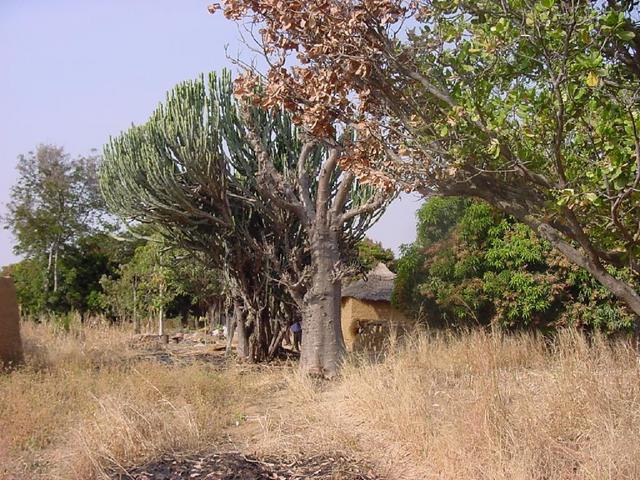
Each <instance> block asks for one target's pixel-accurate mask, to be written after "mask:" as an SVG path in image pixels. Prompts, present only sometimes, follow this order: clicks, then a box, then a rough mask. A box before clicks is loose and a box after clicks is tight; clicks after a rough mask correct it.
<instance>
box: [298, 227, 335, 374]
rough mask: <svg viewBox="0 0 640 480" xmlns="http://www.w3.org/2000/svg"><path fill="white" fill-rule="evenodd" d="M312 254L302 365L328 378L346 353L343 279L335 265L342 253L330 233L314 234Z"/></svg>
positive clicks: (303, 334)
mask: <svg viewBox="0 0 640 480" xmlns="http://www.w3.org/2000/svg"><path fill="white" fill-rule="evenodd" d="M314 236H315V237H316V238H314V239H312V244H311V254H312V261H313V268H314V273H313V277H312V281H311V287H310V288H309V291H308V292H307V294H306V295H305V297H304V309H303V312H302V352H301V356H300V368H301V369H302V370H303V371H305V372H308V373H310V374H312V375H319V376H323V377H327V378H331V377H334V376H335V375H337V373H338V371H339V369H340V363H341V361H342V357H343V354H344V350H345V347H344V340H343V338H342V327H341V324H340V320H341V319H340V295H341V290H342V285H341V282H340V280H339V279H338V278H336V277H335V272H334V267H335V265H336V264H337V263H338V261H339V259H340V256H339V250H338V242H337V238H336V237H335V235H332V234H331V233H330V232H326V233H324V232H323V233H321V234H319V235H314Z"/></svg>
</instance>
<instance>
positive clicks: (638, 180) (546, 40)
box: [210, 0, 640, 315]
mask: <svg viewBox="0 0 640 480" xmlns="http://www.w3.org/2000/svg"><path fill="white" fill-rule="evenodd" d="M635 7H636V2H628V1H615V0H611V1H608V2H559V1H554V0H541V1H538V2H524V3H523V2H519V1H518V2H516V1H511V0H508V1H501V2H497V1H494V0H481V1H475V0H474V1H470V0H469V1H467V0H462V1H458V2H454V3H447V2H436V1H431V0H417V1H402V0H349V1H338V0H324V1H320V2H301V1H291V2H280V1H276V0H257V1H254V0H251V1H249V0H246V1H245V0H226V1H224V2H222V8H223V10H224V14H225V15H226V16H227V17H228V18H230V19H232V20H235V21H239V22H241V23H242V25H243V26H244V27H246V28H249V29H252V28H255V29H256V30H255V31H254V32H252V33H253V34H254V35H253V38H257V39H258V42H259V45H258V46H259V47H261V48H262V49H263V53H264V55H265V57H267V59H268V64H269V65H270V68H269V70H268V72H267V74H266V75H265V76H264V77H262V76H261V75H260V73H259V72H257V71H256V70H254V69H252V68H247V70H246V71H245V73H244V75H243V76H242V77H241V78H240V79H239V80H238V82H237V88H236V92H237V94H238V95H239V96H241V97H243V98H246V97H248V98H247V100H250V101H253V102H254V103H257V104H259V105H262V106H264V107H265V108H285V109H286V110H287V111H289V112H290V113H291V115H292V116H293V118H294V119H295V120H296V122H297V123H298V124H299V125H300V126H301V128H303V129H304V130H305V131H306V132H308V134H309V135H312V136H314V137H316V138H326V137H327V136H331V134H332V133H333V132H334V131H335V128H336V125H338V126H341V127H340V128H349V127H351V128H354V129H356V130H357V131H358V132H359V133H360V135H359V141H358V142H354V143H353V144H352V145H350V147H349V148H348V149H347V151H346V154H345V159H346V160H345V162H344V165H343V166H344V167H345V168H347V169H352V170H353V171H356V172H358V173H359V174H360V175H362V176H364V175H374V174H375V173H377V172H386V173H387V174H388V177H391V178H393V179H394V180H396V182H397V183H398V184H399V185H400V186H401V187H402V188H407V189H414V190H418V191H421V192H423V193H425V194H428V195H433V194H441V195H466V196H475V197H480V198H483V199H485V200H487V201H488V202H489V203H491V204H493V205H495V206H496V207H498V208H499V209H501V210H502V211H505V212H507V213H509V214H511V215H513V216H515V217H516V218H517V219H518V220H520V221H522V222H523V223H525V224H527V225H529V226H530V227H531V228H532V229H533V230H534V231H536V232H537V233H538V234H539V235H540V236H541V237H542V238H545V239H546V240H548V241H549V242H550V243H551V244H552V245H553V246H554V247H555V248H557V249H558V250H559V251H560V252H561V253H562V254H563V255H564V256H565V257H566V258H567V259H569V260H570V261H571V262H573V263H575V264H577V265H579V266H581V267H583V268H585V269H586V270H587V271H589V272H590V273H591V274H592V275H593V276H594V277H595V278H596V279H597V280H598V281H599V282H600V283H601V284H602V285H603V286H604V287H605V288H607V289H608V290H609V291H611V292H612V293H613V294H614V295H616V296H617V297H618V298H619V299H621V300H622V301H623V302H624V303H626V305H627V306H628V307H629V308H630V309H631V310H632V311H633V312H635V313H636V314H638V315H640V295H638V293H637V292H636V289H635V284H636V280H637V278H636V277H637V274H638V271H639V270H640V267H639V264H638V261H637V256H638V254H639V253H640V221H639V219H640V202H639V200H640V188H639V187H640V133H639V132H640V123H639V122H640V111H639V103H640V102H639V99H640V70H639V69H638V64H639V60H640V53H639V52H640V25H639V24H638V20H637V15H635V14H634V9H635ZM218 8H219V6H218V5H212V6H211V8H210V10H211V11H215V10H217V9H218ZM407 24H410V25H411V26H412V28H411V29H407V28H403V25H407ZM258 29H259V31H258ZM258 82H260V83H262V84H263V85H264V87H263V88H262V89H258V90H256V89H254V88H252V86H253V85H255V84H256V83H258ZM375 153H378V154H379V155H375ZM372 154H373V155H372ZM372 158H373V159H377V160H378V161H377V162H372ZM614 270H615V271H614Z"/></svg>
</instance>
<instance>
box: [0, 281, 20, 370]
mask: <svg viewBox="0 0 640 480" xmlns="http://www.w3.org/2000/svg"><path fill="white" fill-rule="evenodd" d="M22 361H23V353H22V340H21V338H20V313H19V310H18V300H17V298H16V288H15V286H14V284H13V280H11V279H10V278H6V277H0V369H2V368H4V367H10V366H12V365H17V364H20V363H22Z"/></svg>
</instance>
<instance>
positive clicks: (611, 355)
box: [261, 332, 640, 480]
mask: <svg viewBox="0 0 640 480" xmlns="http://www.w3.org/2000/svg"><path fill="white" fill-rule="evenodd" d="M289 391H290V399H289V404H288V406H287V409H288V411H289V412H292V413H291V414H290V415H286V416H283V417H280V418H279V417H278V416H277V415H272V416H271V417H270V418H268V419H267V420H266V421H265V422H264V424H265V431H264V436H263V441H262V446H261V449H262V451H264V452H269V453H273V452H276V451H282V450H283V449H289V450H294V451H301V450H304V451H306V452H307V454H308V452H309V451H317V452H320V451H327V452H335V451H340V450H342V451H346V452H348V453H350V454H351V455H352V456H354V457H356V458H365V459H368V460H369V461H371V462H373V463H374V464H376V465H377V466H378V467H379V468H380V469H382V470H386V472H387V474H388V475H389V478H392V479H401V478H414V479H429V478H432V479H436V478H437V479H515V480H517V479H527V480H530V479H545V480H554V479H604V478H610V479H637V478H640V368H639V366H638V360H637V357H636V354H635V353H634V352H633V351H632V350H631V349H630V348H629V347H628V346H627V345H626V344H623V343H610V342H608V341H606V340H604V339H600V338H596V339H594V340H592V341H587V340H586V339H585V338H584V337H583V336H581V335H579V334H577V333H575V332H563V333H562V334H560V335H559V336H558V337H557V339H555V341H553V342H551V343H549V342H547V341H545V340H543V339H536V338H534V337H533V336H529V335H521V336H513V337H500V338H498V337H493V336H491V335H488V334H485V333H481V332H475V333H470V334H465V335H462V336H452V335H448V336H447V335H440V336H428V335H425V334H422V335H418V336H417V337H416V338H415V339H414V340H413V341H411V342H410V344H409V345H407V346H406V347H404V348H398V349H395V353H392V354H390V355H389V356H388V357H387V358H386V359H385V360H384V361H382V362H379V363H372V362H369V361H365V360H362V359H358V358H352V359H351V360H350V361H349V362H348V364H347V366H346V368H345V370H344V374H343V377H342V379H341V380H340V382H339V384H338V385H337V386H335V387H333V386H329V387H328V386H327V385H326V384H315V383H314V382H311V381H309V380H308V379H305V378H303V377H300V376H295V377H292V378H291V379H290V387H289ZM292 419H294V420H292Z"/></svg>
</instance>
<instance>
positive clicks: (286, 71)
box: [209, 0, 414, 187]
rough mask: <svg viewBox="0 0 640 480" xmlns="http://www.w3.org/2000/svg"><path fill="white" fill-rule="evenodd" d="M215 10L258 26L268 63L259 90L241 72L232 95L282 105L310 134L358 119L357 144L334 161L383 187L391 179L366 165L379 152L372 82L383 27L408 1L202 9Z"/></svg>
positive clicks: (261, 1) (227, 1) (377, 81)
mask: <svg viewBox="0 0 640 480" xmlns="http://www.w3.org/2000/svg"><path fill="white" fill-rule="evenodd" d="M405 4H406V5H405ZM220 8H222V10H223V12H224V15H225V16H226V17H227V18H229V19H231V20H234V21H243V22H245V25H246V24H247V23H248V24H249V25H253V26H255V27H256V28H257V29H258V30H259V37H260V41H261V47H262V49H263V52H264V54H265V56H266V57H268V58H269V60H270V64H271V65H272V66H271V67H270V69H269V71H268V73H267V75H266V84H265V85H264V88H263V89H261V90H260V91H261V93H260V94H258V93H256V91H257V90H256V88H255V87H256V85H257V83H258V77H257V75H256V74H255V73H254V72H252V71H247V72H246V73H245V74H244V75H243V76H241V77H240V78H238V80H236V84H235V87H236V88H235V93H236V95H237V96H238V97H239V98H241V99H243V100H248V101H250V103H252V104H255V105H261V106H263V107H265V108H285V109H286V110H287V111H289V112H290V113H291V114H292V116H293V119H294V122H296V123H297V124H298V125H302V126H304V128H305V129H306V130H307V131H308V132H309V133H310V134H311V135H313V136H315V137H317V138H322V139H326V138H335V136H336V125H353V124H356V123H357V124H358V125H359V128H358V135H357V136H356V142H354V143H352V145H351V146H350V148H347V149H346V150H345V156H344V158H343V160H342V161H341V164H342V166H343V167H345V168H351V167H353V171H354V172H355V173H356V174H357V175H358V177H359V178H360V180H364V181H369V182H372V183H378V184H379V183H382V186H385V187H388V186H389V184H390V183H391V180H390V179H389V178H388V177H387V176H386V175H382V174H380V173H375V172H374V171H373V170H374V168H373V167H374V166H373V165H372V163H371V162H372V159H373V158H374V157H375V156H376V155H380V154H382V158H384V156H385V155H384V152H383V146H382V142H381V138H382V137H383V132H382V131H381V130H380V124H381V122H380V119H381V118H382V117H383V116H384V115H385V113H384V109H383V108H382V105H381V104H380V100H379V98H378V96H377V95H375V94H374V93H373V92H374V90H375V89H374V88H372V86H373V85H381V84H382V83H384V82H383V79H382V78H381V76H382V73H381V71H380V66H381V65H383V64H384V61H385V60H384V54H383V53H384V52H385V50H387V49H389V37H388V35H387V29H388V28H390V27H391V26H392V25H395V24H397V23H398V22H400V21H401V20H402V19H403V18H404V17H405V15H407V14H408V12H409V11H410V10H411V9H412V8H414V5H413V4H412V2H409V3H407V2H402V1H401V0H358V1H356V0H352V1H342V0H318V1H314V2H305V1H300V0H223V1H222V2H221V5H219V4H214V5H211V6H210V7H209V11H211V12H212V13H213V12H216V11H217V10H218V9H220ZM292 57H295V58H294V59H293V61H292ZM378 158H380V157H378Z"/></svg>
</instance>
